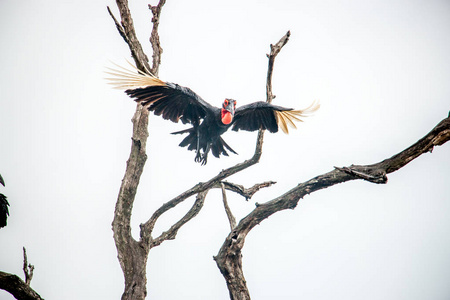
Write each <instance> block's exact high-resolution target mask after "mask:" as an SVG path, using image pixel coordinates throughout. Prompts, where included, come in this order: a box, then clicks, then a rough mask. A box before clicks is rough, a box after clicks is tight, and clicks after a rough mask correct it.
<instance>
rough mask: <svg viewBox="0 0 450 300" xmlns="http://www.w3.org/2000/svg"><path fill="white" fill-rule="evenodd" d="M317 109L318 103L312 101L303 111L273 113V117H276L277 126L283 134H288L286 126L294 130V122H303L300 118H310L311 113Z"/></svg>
mask: <svg viewBox="0 0 450 300" xmlns="http://www.w3.org/2000/svg"><path fill="white" fill-rule="evenodd" d="M319 108H320V103H319V102H316V101H314V102H313V103H311V105H310V106H308V107H307V108H305V109H298V110H284V111H275V115H276V116H277V123H278V126H280V127H281V130H283V132H284V133H286V134H288V133H289V129H288V126H289V127H291V128H294V129H296V128H297V126H295V123H294V121H299V122H303V120H302V119H300V118H303V117H308V116H310V115H311V114H312V113H314V112H315V111H317V110H318V109H319Z"/></svg>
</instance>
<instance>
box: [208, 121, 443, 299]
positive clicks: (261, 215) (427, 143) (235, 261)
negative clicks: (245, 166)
mask: <svg viewBox="0 0 450 300" xmlns="http://www.w3.org/2000/svg"><path fill="white" fill-rule="evenodd" d="M448 140H450V117H447V118H445V119H443V120H442V121H441V122H439V124H437V125H436V127H434V128H433V129H432V130H431V131H430V132H429V133H428V134H427V135H425V136H424V137H423V138H421V139H420V140H419V141H417V142H416V143H415V144H413V145H412V146H411V147H409V148H407V149H405V150H403V151H401V152H400V153H398V154H396V155H394V156H392V157H390V158H388V159H385V160H383V161H381V162H378V163H375V164H372V165H365V166H359V165H352V166H350V167H344V168H335V169H334V170H333V171H330V172H328V173H325V174H323V175H320V176H317V177H314V178H312V179H310V180H308V181H306V182H304V183H300V184H299V185H297V186H296V187H294V188H293V189H291V190H290V191H288V192H286V193H285V194H283V195H281V196H279V197H277V198H275V199H273V200H271V201H268V202H266V203H263V204H259V205H257V207H256V208H255V209H254V210H253V211H252V212H251V213H250V214H248V215H247V216H246V217H244V218H243V219H242V220H241V221H240V222H239V224H238V225H237V226H236V227H235V228H234V230H232V232H231V233H230V234H229V235H228V236H227V238H226V239H225V242H224V243H223V245H222V247H221V248H220V250H219V253H218V255H217V256H216V257H215V260H216V262H217V265H218V267H219V269H220V271H221V272H222V274H223V276H224V277H225V279H226V281H227V285H228V289H229V291H230V296H231V299H233V300H235V299H239V300H241V299H250V294H249V292H248V289H247V286H246V284H245V279H244V276H243V272H242V254H241V251H242V248H243V247H244V242H245V238H246V236H247V234H248V233H249V232H250V230H252V229H253V228H254V227H255V226H256V225H258V224H259V223H261V222H262V221H263V220H264V219H266V218H268V217H269V216H271V215H272V214H274V213H276V212H279V211H281V210H284V209H294V208H295V207H296V206H297V204H298V202H299V200H300V199H302V198H303V197H304V196H306V195H308V194H311V193H313V192H315V191H318V190H321V189H324V188H328V187H331V186H333V185H335V184H338V183H343V182H347V181H350V180H356V179H364V180H367V181H370V182H374V183H387V174H389V173H392V172H395V171H397V170H399V169H400V168H402V167H404V166H405V165H406V164H408V163H409V162H411V161H412V160H414V159H416V158H417V157H419V156H420V155H422V154H424V153H427V152H431V151H432V150H433V148H434V147H435V146H440V145H443V144H444V143H446V142H447V141H448Z"/></svg>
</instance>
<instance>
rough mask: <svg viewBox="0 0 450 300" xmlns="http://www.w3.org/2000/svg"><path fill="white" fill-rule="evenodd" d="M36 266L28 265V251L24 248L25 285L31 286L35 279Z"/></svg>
mask: <svg viewBox="0 0 450 300" xmlns="http://www.w3.org/2000/svg"><path fill="white" fill-rule="evenodd" d="M33 271H34V266H33V265H32V264H28V258H27V249H25V247H23V272H24V273H25V283H26V284H27V285H30V283H31V279H33Z"/></svg>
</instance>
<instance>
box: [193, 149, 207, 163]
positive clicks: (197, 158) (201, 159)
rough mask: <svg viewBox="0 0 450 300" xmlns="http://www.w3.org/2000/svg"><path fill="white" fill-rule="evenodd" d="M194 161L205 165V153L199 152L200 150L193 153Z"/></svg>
mask: <svg viewBox="0 0 450 300" xmlns="http://www.w3.org/2000/svg"><path fill="white" fill-rule="evenodd" d="M194 160H195V162H198V163H201V164H202V166H204V165H206V163H207V156H206V155H205V154H203V155H202V154H201V153H200V151H199V152H197V154H196V155H195V159H194Z"/></svg>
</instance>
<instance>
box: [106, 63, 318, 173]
mask: <svg viewBox="0 0 450 300" xmlns="http://www.w3.org/2000/svg"><path fill="white" fill-rule="evenodd" d="M119 68H120V70H117V69H110V70H111V72H107V73H108V74H110V75H113V76H114V77H113V78H107V79H108V80H110V81H111V83H112V84H113V85H114V86H115V87H116V88H120V89H125V93H127V95H128V96H130V97H131V98H133V99H134V100H135V101H136V102H139V103H141V104H142V105H144V106H145V107H146V108H148V110H149V111H153V113H154V114H155V115H157V116H162V117H163V118H164V119H166V120H171V121H172V122H175V123H177V122H178V121H179V120H181V122H183V124H186V123H190V124H191V125H192V127H191V128H189V129H185V130H181V131H177V132H173V133H172V134H183V133H186V134H188V135H187V136H186V137H185V138H184V139H183V140H182V141H181V143H180V147H186V146H187V147H188V150H195V151H196V155H195V161H196V162H199V163H201V164H202V165H205V164H206V162H207V158H208V153H209V151H211V152H212V154H213V155H214V156H215V157H219V156H220V155H221V154H222V155H226V156H228V152H227V150H228V151H231V152H233V153H235V154H237V153H236V151H234V150H233V149H232V148H231V147H230V146H228V144H227V143H226V142H225V141H224V140H223V139H222V137H221V135H222V134H223V133H224V132H225V131H227V130H228V128H230V127H232V130H234V131H238V130H239V129H242V130H247V131H256V130H259V129H267V130H269V131H270V132H277V131H278V127H280V128H281V129H282V130H283V132H285V133H288V126H290V127H292V128H296V126H295V124H294V121H302V120H301V119H300V118H299V117H305V116H307V115H308V114H311V113H313V112H314V111H316V110H317V109H318V108H319V107H320V105H319V104H318V103H315V102H313V103H312V104H311V105H310V106H309V107H307V108H306V109H302V110H294V109H292V108H285V107H281V106H277V105H272V104H269V103H267V102H263V101H259V102H254V103H250V104H247V105H244V106H241V107H238V108H236V100H233V99H225V100H224V102H223V104H222V107H221V108H218V107H215V106H212V105H211V104H209V103H208V102H206V101H205V100H203V99H202V98H201V97H200V96H198V95H197V94H196V93H194V92H193V91H192V90H191V89H190V88H187V87H183V86H179V85H178V84H176V83H171V82H164V81H162V80H160V79H159V78H157V77H155V76H153V75H152V74H151V73H150V72H145V73H144V72H142V71H140V70H138V69H136V68H135V67H134V66H133V68H135V69H136V72H134V71H130V70H128V69H125V68H122V67H119ZM201 151H203V153H201Z"/></svg>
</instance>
